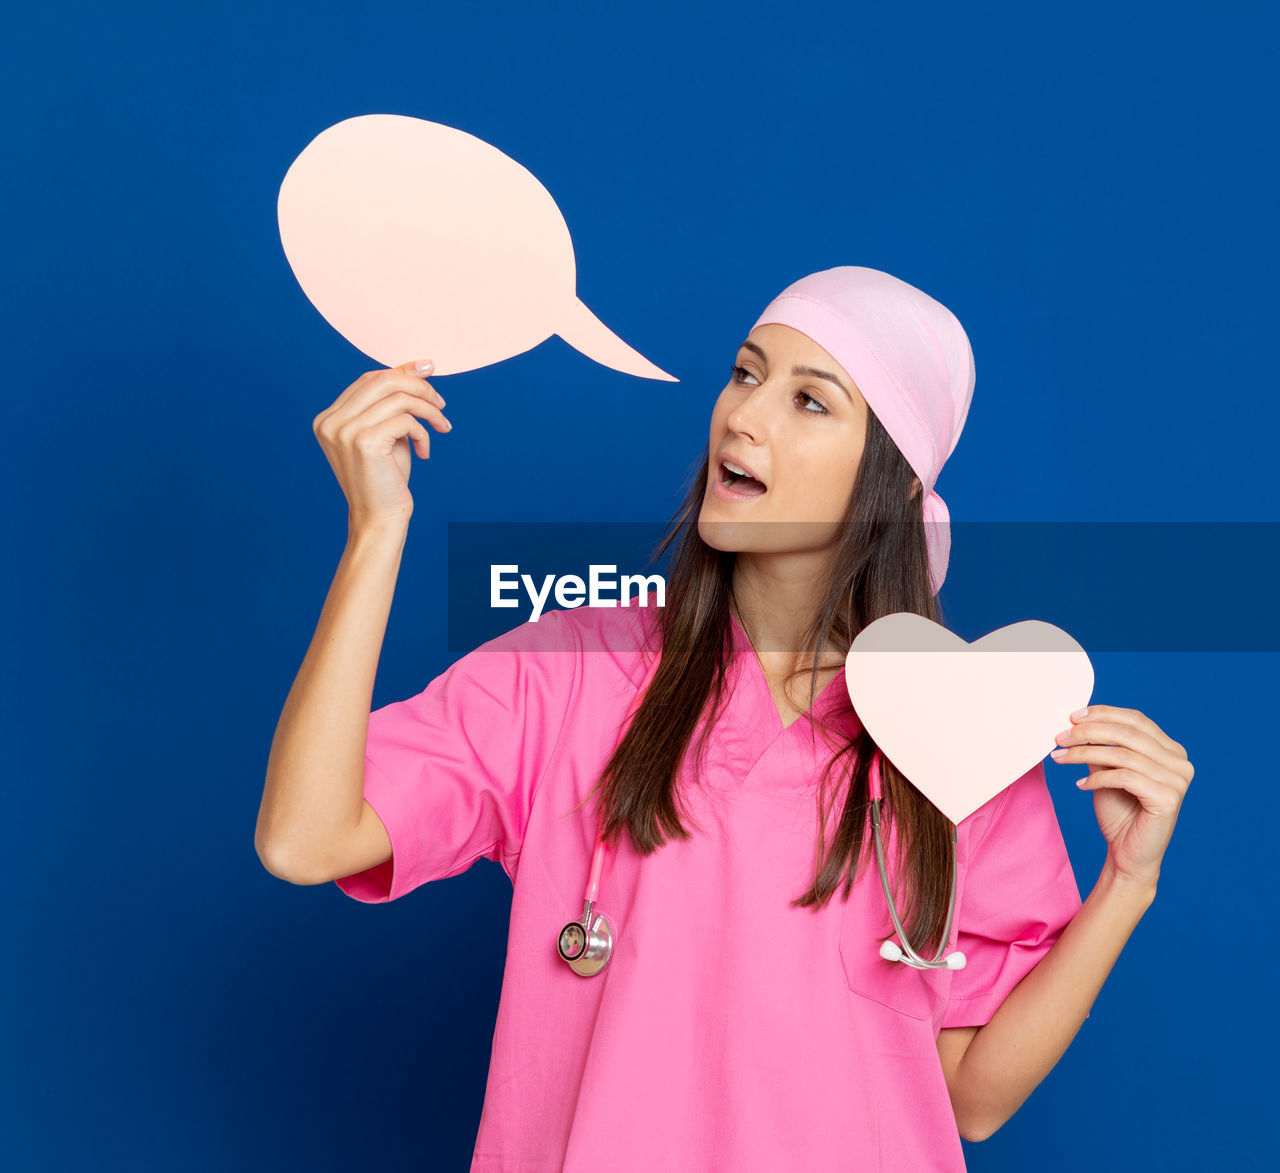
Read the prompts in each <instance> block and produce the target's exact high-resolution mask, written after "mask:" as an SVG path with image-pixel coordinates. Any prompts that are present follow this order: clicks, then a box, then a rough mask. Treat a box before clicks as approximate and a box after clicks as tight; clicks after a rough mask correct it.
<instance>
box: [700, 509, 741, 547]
mask: <svg viewBox="0 0 1280 1173" xmlns="http://www.w3.org/2000/svg"><path fill="white" fill-rule="evenodd" d="M751 532H752V526H751V525H749V524H748V523H746V522H742V521H732V520H725V519H724V517H723V516H720V515H719V510H717V509H715V508H714V507H712V508H708V507H707V506H705V505H704V506H703V507H702V512H701V513H700V514H699V515H698V536H699V537H701V538H702V540H703V541H704V542H706V544H707V545H708V546H710V547H711V548H712V549H713V550H719V551H721V552H722V553H724V554H734V553H739V554H740V553H743V552H744V551H746V550H748V549H749V548H750V547H751V546H752V541H751Z"/></svg>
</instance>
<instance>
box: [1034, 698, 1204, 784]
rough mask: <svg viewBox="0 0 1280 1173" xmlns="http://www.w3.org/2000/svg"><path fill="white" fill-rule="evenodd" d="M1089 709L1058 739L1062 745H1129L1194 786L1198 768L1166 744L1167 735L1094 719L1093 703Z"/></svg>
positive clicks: (1183, 781)
mask: <svg viewBox="0 0 1280 1173" xmlns="http://www.w3.org/2000/svg"><path fill="white" fill-rule="evenodd" d="M1089 712H1090V716H1088V717H1086V718H1085V719H1084V720H1081V721H1077V722H1076V723H1075V724H1074V725H1072V727H1071V728H1070V729H1064V730H1063V732H1062V735H1060V736H1058V737H1057V738H1055V740H1056V741H1057V742H1058V744H1059V745H1083V744H1088V743H1093V744H1095V745H1126V746H1128V747H1130V748H1131V749H1134V750H1136V751H1137V752H1139V753H1145V754H1146V755H1147V757H1149V758H1151V759H1152V760H1153V761H1155V762H1159V763H1161V764H1163V765H1164V766H1166V767H1167V768H1168V769H1169V770H1171V771H1173V773H1174V774H1176V775H1177V776H1178V777H1179V778H1180V779H1181V780H1182V783H1183V788H1184V789H1185V787H1186V786H1188V785H1190V783H1191V779H1192V777H1193V776H1194V774H1195V768H1194V767H1193V766H1192V765H1191V763H1190V762H1189V761H1188V760H1187V758H1186V755H1185V753H1183V752H1178V753H1175V752H1173V751H1172V750H1170V749H1168V748H1167V747H1166V742H1167V740H1168V739H1167V738H1166V739H1163V740H1161V739H1157V738H1155V737H1153V736H1151V735H1150V734H1148V733H1147V732H1146V731H1145V730H1143V729H1140V728H1139V727H1138V726H1136V725H1125V724H1120V723H1118V722H1110V723H1109V722H1107V721H1105V720H1094V718H1093V716H1092V713H1093V708H1092V706H1091V707H1090V709H1089ZM1175 744H1176V743H1175ZM1179 749H1181V747H1179Z"/></svg>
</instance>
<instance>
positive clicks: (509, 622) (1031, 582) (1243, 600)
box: [448, 521, 1280, 655]
mask: <svg viewBox="0 0 1280 1173" xmlns="http://www.w3.org/2000/svg"><path fill="white" fill-rule="evenodd" d="M811 528H816V527H805V526H793V525H784V524H783V523H767V522H760V523H751V524H747V523H741V524H738V525H736V526H735V527H734V533H733V535H729V534H728V533H727V531H726V532H725V533H724V534H722V535H718V536H717V537H716V538H715V539H714V540H715V541H716V542H717V544H718V545H723V546H724V547H726V548H733V549H742V548H752V547H754V548H762V547H771V548H777V547H778V546H780V545H785V544H786V543H787V542H788V541H790V540H791V539H793V538H795V537H796V536H797V535H798V534H799V533H800V531H803V530H806V529H811ZM664 530H665V524H664V523H661V522H616V523H614V522H589V523H587V522H451V523H450V524H449V527H448V642H449V652H450V653H451V654H454V655H461V654H464V653H466V652H468V651H470V650H472V649H473V648H476V647H477V646H479V645H480V644H481V643H483V642H485V641H486V640H489V639H492V638H493V637H495V636H497V635H500V634H502V633H503V632H506V631H509V630H511V629H512V628H514V627H517V626H518V625H520V624H522V623H525V622H530V621H535V620H534V616H535V615H539V614H540V613H541V614H545V612H546V611H549V610H556V609H562V608H571V607H575V606H590V605H593V602H594V603H595V604H598V605H601V606H607V605H608V604H609V602H610V601H612V602H614V603H615V604H616V603H617V601H618V600H619V598H620V595H621V590H622V587H623V584H624V579H625V577H626V576H636V577H640V578H643V577H645V576H655V575H656V576H659V579H660V580H661V581H663V582H664V581H665V580H666V579H667V577H668V563H669V557H670V551H668V555H667V557H666V558H664V559H663V560H662V561H661V562H655V561H654V560H653V554H654V552H655V550H656V548H657V546H658V545H659V543H660V541H661V538H662V535H663V533H664ZM722 538H723V541H722V540H721V539H722ZM1278 573H1280V522H1120V521H1117V522H952V524H951V555H950V562H949V565H948V569H947V577H946V581H945V583H944V584H943V587H942V591H941V593H940V596H939V601H940V604H941V608H942V622H943V624H944V626H946V627H947V628H949V629H950V630H952V631H954V632H956V634H958V635H960V636H961V637H962V638H964V639H966V640H969V641H972V640H975V639H978V638H980V637H981V636H983V635H986V634H987V633H988V632H990V631H994V630H995V629H996V628H999V627H1004V626H1007V625H1008V624H1010V623H1016V622H1019V621H1020V620H1024V619H1039V620H1042V621H1044V622H1046V623H1052V624H1053V625H1055V626H1057V627H1060V628H1062V629H1063V630H1064V631H1066V632H1068V633H1069V634H1070V635H1072V636H1073V637H1074V638H1075V639H1076V640H1077V641H1079V643H1080V644H1081V645H1082V646H1083V647H1084V648H1085V649H1086V650H1087V651H1089V652H1276V651H1280V620H1278V619H1277V616H1276V612H1275V611H1274V610H1273V609H1272V602H1271V591H1272V587H1273V585H1274V584H1275V583H1276V581H1277V574H1278ZM593 586H594V588H595V590H594V597H593ZM645 589H647V590H652V591H655V592H660V590H661V585H660V581H659V580H655V579H653V578H650V579H649V581H648V583H647V586H646V588H645ZM632 593H633V595H634V594H635V593H636V589H634V588H633V592H632ZM659 597H661V595H659ZM1255 603H1256V610H1255V609H1254V604H1255ZM601 639H607V637H604V636H602V637H601ZM548 646H549V650H556V646H557V645H556V644H555V643H554V641H549V644H548ZM578 646H579V645H578V644H577V643H576V642H573V643H569V642H566V644H565V647H564V649H563V650H565V651H576V650H577V648H578ZM587 650H588V651H590V650H593V649H592V648H591V647H588V648H587ZM602 650H603V649H602Z"/></svg>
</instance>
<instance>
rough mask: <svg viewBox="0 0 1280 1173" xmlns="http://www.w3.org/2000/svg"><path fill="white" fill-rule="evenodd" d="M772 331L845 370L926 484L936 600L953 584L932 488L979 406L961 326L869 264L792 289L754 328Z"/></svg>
mask: <svg viewBox="0 0 1280 1173" xmlns="http://www.w3.org/2000/svg"><path fill="white" fill-rule="evenodd" d="M771 323H778V324H781V325H783V326H790V327H791V328H792V329H793V330H799V331H800V333H802V334H804V335H805V336H806V337H808V338H810V339H812V340H813V341H814V342H816V343H817V344H818V345H819V346H821V347H822V349H823V350H825V351H826V352H827V353H828V354H829V355H831V357H832V358H833V359H835V360H836V362H838V363H839V364H840V365H841V366H842V367H843V368H844V369H845V371H846V372H847V373H848V375H849V377H850V378H851V379H852V380H853V381H854V383H856V384H857V387H858V390H859V391H861V392H862V397H863V398H864V399H865V400H866V401H867V406H868V407H870V408H871V410H872V411H873V412H874V413H875V416H876V419H878V420H879V421H880V423H881V425H882V426H883V427H884V430H885V431H886V432H888V434H889V436H890V438H891V439H892V440H893V442H894V443H895V444H896V445H897V446H898V450H899V451H900V452H901V453H902V455H903V456H904V457H905V458H906V461H907V463H908V464H909V465H910V466H911V468H912V470H913V471H914V472H915V474H916V476H918V477H919V478H920V485H921V491H922V492H923V493H924V495H925V499H924V521H925V535H926V537H927V540H928V548H929V580H930V583H931V585H932V590H933V593H934V594H935V595H936V594H937V593H938V591H940V590H941V589H942V583H943V580H944V579H945V578H946V577H947V563H948V561H949V559H950V555H951V514H950V512H949V511H948V509H947V506H946V504H945V503H944V502H943V500H942V498H941V497H939V496H938V494H937V493H936V492H935V491H934V488H933V486H934V482H935V481H936V480H937V479H938V473H939V472H940V471H941V469H942V466H943V464H944V463H945V462H946V460H947V457H949V456H950V455H951V453H952V452H953V451H954V450H955V446H956V442H957V441H958V440H959V439H960V431H961V429H962V428H963V427H964V421H965V417H966V416H967V415H968V414H969V403H970V401H971V400H972V399H973V384H974V366H973V348H972V347H971V346H970V345H969V337H968V335H967V334H966V333H965V332H964V327H962V326H961V325H960V322H959V320H958V319H957V318H956V316H955V314H953V313H952V312H951V311H950V310H949V309H947V307H946V306H944V305H943V304H942V303H941V302H938V301H935V300H934V299H933V298H932V297H930V296H929V295H928V294H927V293H922V292H921V291H920V290H919V289H917V288H916V287H915V286H914V285H908V284H907V283H906V282H905V281H901V280H899V279H898V278H897V277H893V276H890V275H889V274H888V273H882V272H881V271H880V270H879V269H867V268H864V267H863V266H862V265H840V266H838V267H836V268H834V269H824V270H823V271H821V272H819V273H811V274H810V275H809V276H808V277H802V278H801V279H800V280H799V281H796V282H794V283H792V284H791V285H788V286H787V288H786V289H784V290H783V291H782V292H781V293H780V294H778V296H777V297H775V298H774V299H773V300H772V301H771V302H770V303H769V304H768V305H767V306H766V307H765V311H764V313H762V314H761V315H760V317H759V318H758V319H757V320H756V323H755V326H752V327H751V329H752V330H754V329H755V328H756V326H765V325H769V324H771Z"/></svg>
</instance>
